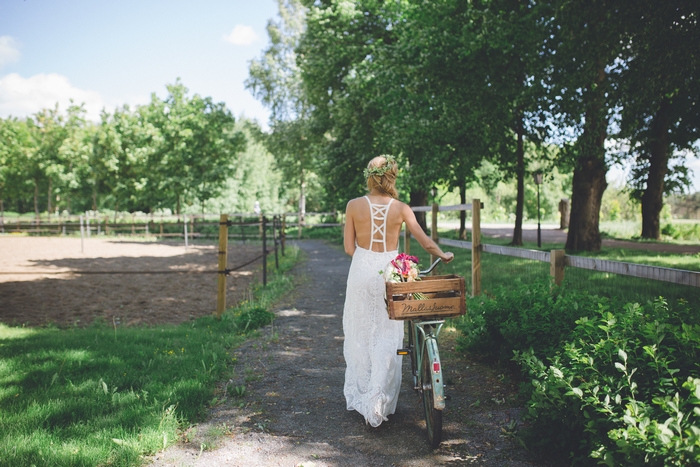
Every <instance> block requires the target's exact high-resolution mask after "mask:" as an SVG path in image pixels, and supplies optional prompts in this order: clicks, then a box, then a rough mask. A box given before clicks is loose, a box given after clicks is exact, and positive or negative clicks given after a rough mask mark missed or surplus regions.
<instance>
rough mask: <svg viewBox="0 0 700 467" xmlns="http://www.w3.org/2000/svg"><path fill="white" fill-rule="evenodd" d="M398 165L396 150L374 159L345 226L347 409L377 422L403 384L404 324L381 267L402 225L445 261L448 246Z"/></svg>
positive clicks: (388, 258)
mask: <svg viewBox="0 0 700 467" xmlns="http://www.w3.org/2000/svg"><path fill="white" fill-rule="evenodd" d="M397 174H398V165H397V164H396V161H395V160H394V158H393V157H391V156H378V157H375V158H374V159H372V160H371V161H370V162H369V164H368V165H367V169H365V177H366V179H367V189H368V190H369V193H368V195H367V196H363V197H361V198H355V199H353V200H350V201H349V202H348V205H347V208H346V211H345V212H346V222H345V231H344V246H345V252H346V253H347V254H349V255H350V256H352V263H351V265H350V272H349V274H348V284H347V289H346V295H345V307H344V309H343V333H344V335H345V343H344V346H343V355H344V357H345V362H346V370H345V385H344V390H343V392H344V395H345V400H346V402H347V409H348V410H356V411H358V412H359V413H360V414H362V415H363V416H364V418H365V421H366V423H368V424H370V425H371V426H373V427H377V426H379V425H380V424H381V423H382V422H383V421H386V420H387V419H388V418H387V416H388V415H391V414H393V413H394V412H395V411H396V404H397V402H398V396H399V390H400V388H401V357H400V356H397V355H396V349H397V348H400V347H402V344H403V338H404V325H403V322H402V321H392V320H390V319H389V317H388V315H387V309H386V303H385V301H384V299H385V282H384V278H383V277H382V276H381V275H380V271H381V270H382V269H384V268H385V267H386V265H387V264H388V263H389V262H390V261H391V260H393V259H394V258H396V256H397V254H398V245H399V236H400V233H401V227H402V226H403V224H406V228H407V229H408V230H409V231H410V232H411V235H412V236H413V237H414V238H415V239H416V240H417V241H418V243H419V244H420V245H421V246H422V247H423V248H424V249H425V250H426V251H427V252H428V253H430V254H431V255H435V256H437V257H439V258H441V259H442V260H443V261H444V262H446V263H449V262H450V261H452V259H453V257H454V255H453V254H452V253H450V252H447V253H445V252H443V251H442V250H441V249H440V247H438V246H437V244H436V243H435V242H434V241H433V240H432V239H431V238H430V237H428V236H427V235H426V234H425V232H423V229H422V228H421V227H420V225H419V224H418V222H417V221H416V216H415V214H414V213H413V211H412V210H411V208H410V207H409V206H408V205H406V204H404V203H402V202H401V201H399V200H398V199H397V198H398V193H397V192H396V176H397Z"/></svg>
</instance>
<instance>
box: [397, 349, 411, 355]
mask: <svg viewBox="0 0 700 467" xmlns="http://www.w3.org/2000/svg"><path fill="white" fill-rule="evenodd" d="M410 353H411V349H396V355H408V354H410Z"/></svg>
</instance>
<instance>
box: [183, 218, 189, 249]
mask: <svg viewBox="0 0 700 467" xmlns="http://www.w3.org/2000/svg"><path fill="white" fill-rule="evenodd" d="M182 224H183V225H184V226H185V251H187V248H188V247H189V244H188V243H187V214H183V215H182Z"/></svg>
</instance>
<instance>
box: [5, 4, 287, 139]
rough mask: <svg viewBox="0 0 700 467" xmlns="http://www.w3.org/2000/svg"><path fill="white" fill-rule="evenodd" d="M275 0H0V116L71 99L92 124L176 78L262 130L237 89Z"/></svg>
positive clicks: (245, 94)
mask: <svg viewBox="0 0 700 467" xmlns="http://www.w3.org/2000/svg"><path fill="white" fill-rule="evenodd" d="M276 17H277V1H276V0H198V1H184V0H167V1H165V0H138V1H136V0H118V1H100V0H91V1H88V0H0V117H1V118H7V117H9V116H14V117H20V118H21V117H26V116H29V115H32V114H34V113H36V112H37V111H39V110H41V109H42V108H47V107H50V108H52V107H54V106H55V104H56V103H57V102H58V103H59V108H60V109H63V110H65V109H66V108H67V106H68V105H69V102H70V99H71V98H72V99H73V100H74V101H75V102H76V103H83V102H84V103H85V107H86V110H87V115H88V118H90V119H92V120H95V121H98V120H99V115H100V112H101V110H102V109H103V108H104V109H106V110H107V111H108V112H112V111H113V110H114V109H115V108H116V107H121V106H123V105H124V104H129V105H131V106H133V105H138V104H145V103H147V102H148V101H149V100H150V96H151V93H154V92H155V93H156V94H157V95H158V96H159V97H161V98H162V97H165V96H166V95H167V90H166V85H168V84H172V83H174V82H175V81H176V80H177V79H178V78H180V80H181V81H182V83H183V84H184V85H185V86H186V87H187V88H188V89H189V90H190V93H191V94H199V95H201V96H203V97H211V98H212V99H213V100H214V102H224V103H225V104H226V106H227V107H228V108H229V109H230V110H231V112H232V113H233V115H234V116H236V117H240V116H242V115H244V116H246V117H248V118H252V119H256V120H257V121H258V123H260V124H261V125H262V126H263V127H264V128H266V127H267V122H268V117H269V112H268V111H267V110H266V109H265V108H264V107H263V106H262V104H260V102H258V101H257V100H256V99H255V98H254V97H253V95H252V94H251V93H250V91H248V90H247V89H245V85H244V81H245V80H246V78H247V77H248V64H249V62H250V60H252V59H254V58H258V57H260V56H261V54H262V51H263V50H264V49H265V48H266V47H267V45H268V36H267V31H266V25H267V22H268V20H269V19H272V18H276Z"/></svg>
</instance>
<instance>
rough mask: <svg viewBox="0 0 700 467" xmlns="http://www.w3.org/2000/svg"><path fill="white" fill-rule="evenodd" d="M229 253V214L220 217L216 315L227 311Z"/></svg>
mask: <svg viewBox="0 0 700 467" xmlns="http://www.w3.org/2000/svg"><path fill="white" fill-rule="evenodd" d="M161 225H162V224H161ZM227 253H228V214H221V217H220V218H219V271H218V274H217V275H218V283H217V292H216V317H217V318H221V315H222V314H223V312H224V311H226V262H227Z"/></svg>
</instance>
